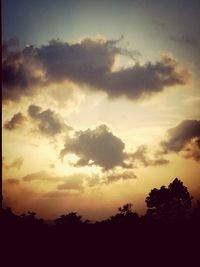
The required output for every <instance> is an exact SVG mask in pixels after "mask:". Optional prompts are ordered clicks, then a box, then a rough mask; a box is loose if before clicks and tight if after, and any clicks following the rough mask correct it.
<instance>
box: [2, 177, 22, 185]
mask: <svg viewBox="0 0 200 267" xmlns="http://www.w3.org/2000/svg"><path fill="white" fill-rule="evenodd" d="M3 183H6V185H19V183H20V181H19V180H18V179H12V178H9V179H5V180H3Z"/></svg>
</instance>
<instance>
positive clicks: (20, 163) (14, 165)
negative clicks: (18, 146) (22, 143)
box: [3, 157, 24, 169]
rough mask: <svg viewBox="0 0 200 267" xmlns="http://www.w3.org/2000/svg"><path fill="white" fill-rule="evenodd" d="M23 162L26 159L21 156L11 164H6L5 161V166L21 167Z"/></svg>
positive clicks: (9, 167)
mask: <svg viewBox="0 0 200 267" xmlns="http://www.w3.org/2000/svg"><path fill="white" fill-rule="evenodd" d="M23 162H24V159H23V158H22V157H19V158H17V159H16V160H14V161H13V162H12V163H11V164H6V163H4V162H3V166H4V167H5V168H6V169H12V168H16V169H20V168H21V166H22V164H23Z"/></svg>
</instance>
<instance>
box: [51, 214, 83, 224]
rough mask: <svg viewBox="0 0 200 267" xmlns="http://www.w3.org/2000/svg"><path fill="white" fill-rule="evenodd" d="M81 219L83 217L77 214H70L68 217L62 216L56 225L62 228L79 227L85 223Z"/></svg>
mask: <svg viewBox="0 0 200 267" xmlns="http://www.w3.org/2000/svg"><path fill="white" fill-rule="evenodd" d="M81 218H82V217H81V216H79V215H77V213H76V212H70V213H68V214H67V215H61V216H60V217H59V218H58V219H56V220H55V224H56V225H62V226H79V225H81V224H82V223H83V222H82V220H81Z"/></svg>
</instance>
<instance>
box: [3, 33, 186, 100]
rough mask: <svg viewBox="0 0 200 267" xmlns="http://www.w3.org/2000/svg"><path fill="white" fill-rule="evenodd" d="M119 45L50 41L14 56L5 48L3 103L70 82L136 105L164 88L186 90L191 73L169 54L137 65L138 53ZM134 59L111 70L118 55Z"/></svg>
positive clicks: (111, 43)
mask: <svg viewBox="0 0 200 267" xmlns="http://www.w3.org/2000/svg"><path fill="white" fill-rule="evenodd" d="M119 41H120V40H103V39H91V38H85V39H83V40H82V41H81V42H80V43H73V44H70V43H68V42H62V41H60V40H52V41H50V42H49V43H48V44H47V45H43V46H41V47H34V46H27V47H25V48H24V49H23V50H22V51H19V50H17V51H15V50H14V51H13V50H12V49H11V48H12V42H11V44H7V45H5V44H4V46H5V47H6V48H5V49H4V56H3V64H2V67H3V100H4V101H6V100H11V101H18V100H19V99H20V98H21V97H22V96H27V95H32V94H34V93H36V92H37V90H36V89H35V88H37V87H38V86H40V87H42V86H44V85H48V84H51V83H60V82H63V81H71V82H73V83H75V84H77V85H79V86H80V87H81V88H82V89H84V88H86V87H87V89H88V90H92V91H102V92H104V93H106V94H107V96H108V97H109V98H118V97H126V98H128V99H131V100H136V99H139V98H142V97H146V96H151V95H153V94H155V93H158V92H161V91H163V90H164V88H165V87H171V86H174V85H184V84H186V83H187V81H188V77H189V74H188V72H187V71H186V70H184V69H183V68H181V67H180V66H179V64H178V62H177V61H176V60H175V59H174V58H172V57H170V56H167V55H164V56H162V58H161V59H160V60H159V61H157V62H146V63H144V64H141V63H139V61H138V60H136V58H137V56H138V55H139V52H138V51H136V50H133V51H130V50H128V49H124V48H120V47H119V46H118V44H119ZM118 55H125V56H127V57H128V58H131V59H133V62H134V63H135V64H134V65H133V66H129V67H127V68H121V69H119V70H118V71H112V68H113V66H114V63H115V59H116V56H118Z"/></svg>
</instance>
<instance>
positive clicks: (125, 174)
mask: <svg viewBox="0 0 200 267" xmlns="http://www.w3.org/2000/svg"><path fill="white" fill-rule="evenodd" d="M136 178H137V176H136V175H135V173H134V172H133V171H121V172H113V173H111V174H108V175H107V176H106V184H109V183H113V182H116V181H119V180H131V179H136Z"/></svg>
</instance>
